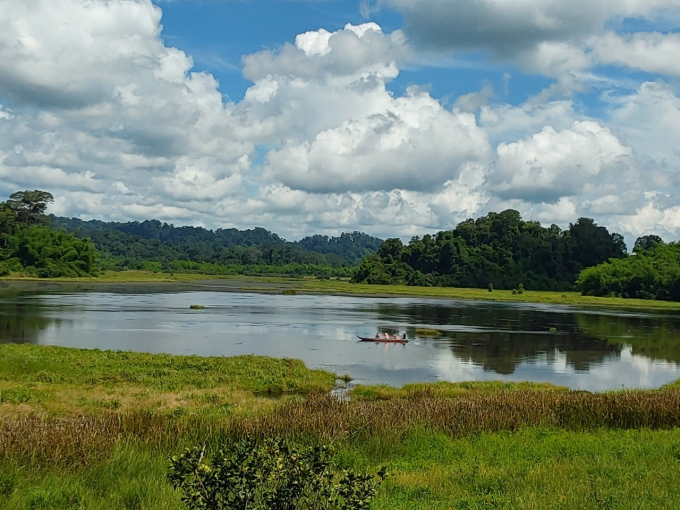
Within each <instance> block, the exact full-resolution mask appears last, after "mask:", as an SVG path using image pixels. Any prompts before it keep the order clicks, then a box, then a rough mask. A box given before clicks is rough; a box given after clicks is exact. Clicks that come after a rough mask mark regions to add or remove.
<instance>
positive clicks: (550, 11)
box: [376, 0, 680, 77]
mask: <svg viewBox="0 0 680 510" xmlns="http://www.w3.org/2000/svg"><path fill="white" fill-rule="evenodd" d="M376 3H377V4H378V5H386V6H391V7H394V8H396V9H398V10H399V11H401V12H402V13H403V15H404V18H405V31H406V33H407V34H408V35H409V37H411V39H412V40H413V42H414V43H415V44H416V45H419V46H420V47H422V48H426V49H430V50H434V51H443V52H451V51H468V50H474V49H485V50H488V51H489V52H491V54H492V55H493V56H494V58H500V59H510V60H511V61H513V62H515V63H517V64H518V65H520V66H521V67H522V68H523V69H524V70H526V71H529V72H539V73H542V74H544V75H547V76H556V77H559V76H563V75H564V74H569V73H573V72H576V71H580V70H582V69H586V68H589V67H591V66H592V65H594V64H596V63H597V60H596V59H595V58H594V57H598V56H599V57H602V58H603V62H606V61H607V60H609V61H612V59H614V60H613V61H612V63H619V64H623V65H631V66H632V67H638V68H640V69H654V71H655V72H659V70H666V69H667V65H668V64H670V66H671V67H675V66H676V64H675V63H671V60H670V59H671V58H672V55H674V54H675V53H676V50H675V45H676V43H675V42H674V41H673V39H675V37H674V36H672V37H667V38H666V40H665V41H661V40H660V39H661V38H660V37H659V35H647V36H637V35H636V36H635V37H633V38H632V39H633V40H632V41H625V40H620V41H616V40H612V36H611V33H610V34H607V35H606V27H607V24H608V23H613V24H617V23H618V22H620V21H621V20H622V19H624V18H637V19H647V20H656V19H661V20H664V19H667V18H671V19H677V15H678V14H679V13H680V6H679V5H678V3H677V0H627V1H619V0H598V1H591V0H575V1H572V2H564V1H561V0H521V1H511V0H478V1H474V2H470V1H467V0H450V1H446V2H443V1H441V0H378V1H377V2H376ZM602 36H605V37H604V39H603V40H602V41H599V38H600V37H602ZM650 39H651V40H650ZM593 46H595V48H597V49H598V51H596V52H593V53H591V51H590V50H591V49H592V48H593ZM626 46H628V49H629V50H633V51H632V54H629V55H625V54H623V52H625V47H626ZM621 50H623V51H621ZM657 50H658V52H659V53H665V55H663V56H660V55H659V54H658V53H657V54H656V55H654V56H653V57H652V59H651V60H652V61H656V63H650V62H645V55H646V54H649V55H650V56H651V53H653V52H654V51H657ZM659 60H664V62H659ZM664 72H665V71H664Z"/></svg>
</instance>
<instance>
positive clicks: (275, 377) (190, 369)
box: [0, 344, 335, 393]
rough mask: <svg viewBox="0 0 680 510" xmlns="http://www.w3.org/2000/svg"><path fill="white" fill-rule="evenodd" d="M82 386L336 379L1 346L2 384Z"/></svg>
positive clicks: (254, 362)
mask: <svg viewBox="0 0 680 510" xmlns="http://www.w3.org/2000/svg"><path fill="white" fill-rule="evenodd" d="M3 379H4V380H12V381H15V382H24V383H68V384H81V385H89V386H95V385H105V386H106V385H117V384H121V383H123V384H127V383H130V384H134V385H140V386H143V387H145V388H154V389H162V390H169V391H173V390H181V389H187V388H196V389H201V388H213V387H219V386H224V385H228V386H230V387H231V388H233V389H238V390H246V391H251V392H254V393H282V392H309V391H315V390H317V391H318V390H328V389H330V388H332V387H333V385H334V381H335V376H334V375H333V374H331V373H329V372H325V371H323V370H310V369H308V368H307V367H306V366H305V364H304V363H303V362H302V361H300V360H295V359H275V358H269V357H266V356H252V355H247V356H236V357H230V358H226V357H206V358H203V357H199V356H173V355H169V354H147V353H136V352H121V351H99V350H84V349H69V348H64V347H52V346H49V347H47V346H36V345H29V344H22V345H13V344H9V345H0V380H3Z"/></svg>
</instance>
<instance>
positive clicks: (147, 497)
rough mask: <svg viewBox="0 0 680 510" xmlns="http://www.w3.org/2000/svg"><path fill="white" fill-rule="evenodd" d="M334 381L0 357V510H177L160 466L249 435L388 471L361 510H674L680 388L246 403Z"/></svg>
mask: <svg viewBox="0 0 680 510" xmlns="http://www.w3.org/2000/svg"><path fill="white" fill-rule="evenodd" d="M334 380H335V376H334V375H333V374H329V373H327V372H323V371H314V370H309V369H307V368H306V367H305V366H304V365H303V364H302V363H301V362H299V361H295V360H277V359H271V358H264V357H256V356H242V357H236V358H198V357H182V356H169V355H151V354H136V353H126V352H109V351H83V350H77V349H64V348H56V347H40V346H31V345H19V346H16V345H3V346H0V508H2V509H3V510H18V509H64V510H65V509H74V508H77V509H82V510H99V509H102V510H103V509H114V510H117V509H121V510H122V509H145V510H156V509H158V510H160V509H163V510H165V509H170V510H175V509H176V510H180V509H182V508H184V507H183V506H182V504H181V501H180V499H179V494H177V493H176V492H175V491H174V490H173V489H172V487H171V486H170V484H169V482H168V481H167V479H166V474H167V467H168V458H169V457H170V456H171V455H174V454H177V453H179V452H181V451H182V450H183V448H185V447H189V446H195V445H198V444H201V443H202V442H203V441H204V440H206V439H207V440H209V441H208V448H209V449H213V448H215V447H217V446H218V445H219V444H220V443H223V442H228V441H230V440H233V439H235V438H238V437H242V436H243V435H244V434H248V433H249V434H252V435H254V436H256V437H260V438H262V437H268V436H272V435H285V436H287V437H289V438H291V439H294V440H299V441H303V442H319V441H321V442H330V443H332V444H333V445H334V446H335V449H336V451H337V454H336V461H337V463H338V465H339V466H340V467H354V468H362V469H364V468H368V469H369V470H374V469H377V468H378V467H379V466H382V465H384V466H386V467H387V468H388V470H389V471H390V472H391V476H390V477H389V478H388V480H387V481H386V482H385V483H384V484H383V485H382V487H381V488H380V491H379V494H378V497H377V499H376V501H375V502H374V505H373V508H374V509H384V510H387V509H390V510H391V509H395V510H400V509H403V510H406V509H409V510H410V509H413V510H415V509H430V508H432V509H441V510H448V509H452V508H455V509H474V510H491V509H527V510H534V509H535V510H539V509H560V510H571V509H574V510H576V509H601V508H604V509H608V508H609V509H619V508H622V509H628V508H644V509H647V508H654V509H666V508H667V509H677V508H680V491H678V490H677V487H679V486H680V428H678V426H679V425H680V381H678V382H676V383H674V384H671V385H668V386H667V387H666V388H664V389H661V390H647V391H619V392H607V393H602V394H597V393H595V394H593V393H589V392H574V391H569V390H568V389H566V388H562V387H556V386H552V385H548V384H539V383H506V382H499V381H492V382H466V383H444V382H442V383H435V384H412V385H407V386H404V387H403V388H399V389H397V388H391V387H386V386H373V387H371V386H359V387H357V388H356V389H355V390H354V394H353V399H352V401H350V402H339V401H337V400H335V399H333V398H331V397H328V396H326V395H323V394H318V393H310V394H309V395H308V396H307V397H306V398H303V397H302V396H299V395H298V396H294V397H292V398H290V399H283V400H281V401H278V400H273V399H264V398H262V397H259V396H258V394H259V393H260V392H263V391H275V390H276V391H278V390H281V389H282V388H283V390H284V391H286V390H287V391H296V392H301V393H306V392H308V391H313V390H322V391H324V392H325V391H327V390H328V389H330V388H331V387H332V386H333V383H334ZM243 395H248V398H247V399H245V400H244V399H243ZM239 398H241V400H240V401H239V405H238V406H237V407H235V406H234V402H235V400H238V399H239ZM260 401H266V402H267V405H264V406H262V407H260V408H258V407H257V405H258V404H257V403H258V402H260ZM243 406H250V409H251V410H252V412H240V411H239V410H240V409H241V407H243Z"/></svg>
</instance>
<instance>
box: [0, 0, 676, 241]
mask: <svg viewBox="0 0 680 510" xmlns="http://www.w3.org/2000/svg"><path fill="white" fill-rule="evenodd" d="M674 3H676V2H675V1H673V2H666V1H665V0H653V1H651V2H642V1H641V0H640V1H638V0H626V1H624V2H614V1H613V0H611V1H610V0H606V1H604V2H585V1H584V0H583V1H582V0H578V1H577V4H576V5H573V4H570V5H568V6H567V5H566V4H564V3H558V2H556V1H552V0H551V1H548V2H544V1H542V2H538V0H526V1H523V2H508V1H506V0H483V1H479V2H462V1H458V0H456V1H452V2H440V1H435V0H411V1H409V2H405V1H402V0H384V2H383V4H385V5H387V4H389V5H392V6H394V7H397V8H399V9H401V10H402V11H403V12H404V13H405V16H406V21H407V24H406V34H408V35H409V36H410V38H407V37H406V35H405V33H403V32H401V31H400V30H396V31H393V32H391V33H385V32H384V31H383V30H382V29H381V28H380V26H378V25H377V24H375V23H365V24H362V25H356V26H355V25H346V26H345V27H344V28H342V29H340V30H337V31H334V32H331V31H327V30H324V29H318V30H314V31H308V32H305V33H303V34H300V35H298V36H297V37H296V38H295V41H294V42H292V43H286V44H283V45H282V46H281V47H278V48H273V49H266V50H261V51H258V52H256V53H254V54H251V55H246V56H244V57H243V61H242V63H243V75H244V77H245V78H246V79H247V80H249V81H250V86H249V87H248V89H247V91H246V93H245V95H244V97H243V98H242V99H241V100H239V101H236V102H228V101H225V99H224V97H223V96H222V94H221V93H220V91H219V88H218V85H219V84H218V83H217V81H216V80H215V78H214V77H213V76H211V75H210V74H207V73H198V72H194V71H193V62H192V59H191V56H190V55H187V54H186V53H185V52H183V51H181V50H179V49H176V48H173V47H170V46H169V45H168V44H167V43H166V42H165V41H164V40H163V38H162V29H161V15H162V12H161V10H160V8H159V7H158V6H155V5H154V4H153V3H152V2H151V0H4V1H3V2H1V3H0V193H3V194H4V195H5V196H6V195H8V194H9V193H11V192H12V191H15V190H17V189H26V188H31V189H34V188H38V189H41V188H42V189H48V190H49V191H51V192H53V193H54V194H55V196H56V197H57V200H56V203H55V204H54V207H53V208H52V210H51V211H52V212H54V213H55V214H64V215H77V216H81V217H84V218H92V217H97V218H105V219H114V220H129V219H145V218H154V217H155V218H159V219H161V220H165V221H174V222H177V223H182V224H186V223H192V224H203V225H206V226H210V227H232V226H234V227H240V228H244V227H251V226H266V227H267V228H270V229H272V230H275V231H277V232H280V233H281V234H283V235H284V236H289V237H299V236H303V235H307V234H310V233H313V232H324V233H329V234H337V233H339V232H342V231H347V230H356V229H358V230H364V231H367V232H369V233H372V234H375V235H381V236H386V237H387V236H390V237H391V236H395V235H400V236H404V237H408V236H410V235H421V234H423V233H424V232H427V231H435V230H439V229H443V228H451V227H452V226H454V225H455V224H456V223H457V222H459V221H461V220H463V219H465V218H467V217H470V216H473V215H478V214H483V213H485V212H488V211H489V210H499V209H502V208H506V207H513V208H516V209H518V210H520V212H522V213H523V214H526V215H527V216H528V217H531V218H534V219H538V220H540V221H544V222H548V223H550V222H558V223H560V224H565V223H568V222H569V221H573V220H574V219H575V218H576V217H577V216H578V215H583V214H586V215H593V216H595V217H596V218H597V219H598V221H600V222H603V223H604V224H606V225H612V226H614V227H616V228H620V229H621V230H623V231H625V232H629V233H630V234H633V233H634V234H636V235H640V234H643V233H647V232H648V231H653V232H655V233H657V232H663V233H665V234H666V235H675V233H677V232H679V231H680V212H678V211H680V206H678V204H677V199H676V198H675V197H676V196H677V193H675V190H677V189H678V188H679V186H678V168H679V165H680V156H678V154H680V148H679V147H678V140H680V131H678V129H679V128H678V126H680V99H679V98H678V95H677V92H676V90H675V88H674V87H673V85H672V84H670V83H668V82H666V81H663V80H658V81H650V82H646V83H643V84H637V85H636V86H635V87H634V88H632V89H629V90H627V91H623V92H622V91H621V90H615V91H610V90H607V89H606V88H605V89H604V90H603V92H602V102H601V105H603V110H604V111H603V113H602V114H601V115H599V117H598V118H592V113H591V114H590V115H589V114H588V113H587V112H588V109H587V108H584V107H583V105H582V104H580V103H579V101H578V99H577V95H578V94H579V93H580V92H581V91H582V90H583V89H582V88H581V86H582V80H581V79H580V78H578V77H576V74H575V73H574V71H575V70H578V69H581V70H586V69H588V68H591V67H593V66H597V65H598V64H599V63H610V64H615V65H624V66H628V67H634V68H639V69H642V70H645V71H648V72H659V73H666V74H667V75H671V74H677V73H676V70H677V60H678V59H676V58H675V57H676V49H677V48H676V46H677V44H678V43H677V37H676V36H675V35H673V34H661V33H653V32H650V33H645V34H631V35H621V34H617V33H614V32H612V31H611V30H609V31H608V30H605V28H604V27H605V24H606V23H611V22H612V20H614V19H616V18H617V17H621V16H641V17H647V18H653V17H655V16H656V15H657V14H656V13H657V12H658V11H657V9H659V8H662V7H669V8H672V7H675V6H674V5H673V4H674ZM370 10H371V9H370V6H369V7H367V11H366V12H367V13H368V12H369V11H370ZM414 45H415V47H416V49H414ZM419 45H420V46H428V47H430V48H438V49H445V50H447V51H448V50H451V49H453V50H459V49H463V50H467V49H472V48H486V49H488V50H489V51H491V52H492V53H493V54H494V55H495V56H496V57H498V58H511V59H514V61H515V62H517V63H519V65H521V66H522V67H523V68H525V69H528V70H532V71H534V72H539V73H542V74H546V75H549V76H557V77H558V79H557V80H556V81H555V83H554V84H553V85H552V86H550V87H548V88H547V89H546V90H545V91H543V92H542V93H540V94H537V95H535V96H533V97H532V98H529V100H527V101H525V102H522V103H520V104H506V103H502V102H499V98H501V97H503V94H504V93H507V91H505V92H504V93H502V94H496V93H495V92H494V89H493V88H492V87H491V86H490V85H484V86H483V87H482V88H481V90H479V91H478V92H472V93H468V94H465V95H463V96H461V97H458V98H454V100H453V101H452V104H453V107H449V106H445V105H444V104H443V103H442V101H440V100H438V99H436V98H434V97H433V96H432V94H431V93H430V92H428V91H427V90H426V89H425V88H423V87H418V86H411V87H409V88H408V89H407V90H406V92H404V93H396V92H394V89H395V88H396V87H392V86H391V82H393V81H394V80H395V79H397V78H398V77H399V73H400V71H401V70H402V69H403V68H404V66H407V65H409V62H412V61H414V60H415V61H422V58H421V57H422V55H420V56H419V55H417V52H418V51H420V50H419V49H418V47H419ZM582 74H583V73H582ZM579 80H581V81H579ZM591 81H592V80H591ZM513 83H514V82H513ZM609 88H612V89H613V86H611V87H609Z"/></svg>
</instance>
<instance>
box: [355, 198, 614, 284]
mask: <svg viewBox="0 0 680 510" xmlns="http://www.w3.org/2000/svg"><path fill="white" fill-rule="evenodd" d="M626 257H627V251H626V244H625V242H624V240H623V236H621V235H620V234H616V233H612V234H610V233H609V231H608V230H607V229H606V228H605V227H602V226H598V225H597V224H596V223H595V222H594V221H593V220H592V219H589V218H580V219H579V220H578V221H576V223H573V224H571V225H570V226H569V228H568V229H567V230H562V229H560V228H559V227H558V226H557V225H551V226H550V227H547V228H546V227H543V226H541V224H540V223H538V222H535V221H524V220H522V218H521V216H520V214H519V213H518V212H517V211H514V210H507V211H503V212H501V213H489V214H487V215H486V216H484V217H481V218H478V219H476V220H473V219H469V220H467V221H464V222H462V223H460V224H458V226H457V227H456V228H455V229H453V230H449V231H443V232H439V233H438V234H436V235H434V236H431V235H425V236H423V237H422V238H420V237H414V238H412V239H411V241H410V242H409V243H408V244H406V245H405V244H403V243H402V242H401V241H400V240H399V239H388V240H386V241H385V242H384V243H383V244H382V246H381V247H380V248H379V250H378V252H377V253H375V254H372V255H369V256H367V257H365V258H364V259H363V261H362V262H361V266H360V267H359V269H358V270H357V271H356V273H355V275H354V277H353V279H352V281H354V282H361V283H369V284H406V285H418V286H446V287H477V288H480V287H482V288H486V287H489V288H490V289H491V288H497V289H517V288H520V285H521V286H522V287H524V288H527V289H534V290H567V289H573V288H574V283H575V282H576V278H577V277H578V275H579V273H580V272H581V271H582V270H583V269H584V268H588V267H592V266H595V265H597V264H600V263H602V262H604V261H607V260H609V259H624V258H626Z"/></svg>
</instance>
